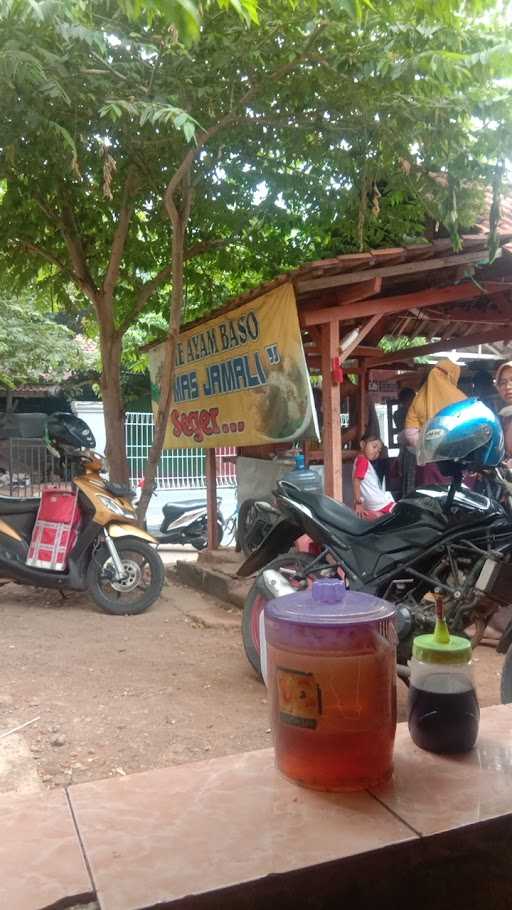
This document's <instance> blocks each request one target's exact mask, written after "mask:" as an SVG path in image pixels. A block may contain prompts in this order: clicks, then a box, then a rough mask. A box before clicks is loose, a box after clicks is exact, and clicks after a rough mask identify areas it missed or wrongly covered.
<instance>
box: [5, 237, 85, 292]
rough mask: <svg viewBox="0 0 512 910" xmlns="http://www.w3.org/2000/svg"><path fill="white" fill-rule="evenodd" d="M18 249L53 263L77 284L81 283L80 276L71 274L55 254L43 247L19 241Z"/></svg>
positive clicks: (26, 241)
mask: <svg viewBox="0 0 512 910" xmlns="http://www.w3.org/2000/svg"><path fill="white" fill-rule="evenodd" d="M16 247H17V248H18V249H19V250H22V251H23V252H24V253H34V254H35V255H36V256H41V258H42V259H45V260H46V262H51V264H52V265H55V266H56V267H57V268H58V269H59V270H60V271H61V272H63V273H64V274H65V275H68V276H69V278H70V279H71V280H72V281H74V282H75V283H76V284H78V283H79V278H78V275H75V274H74V273H73V272H70V270H69V269H68V268H67V266H66V265H65V263H64V262H62V260H61V259H59V258H58V257H57V256H54V254H53V253H50V251H49V250H45V249H43V247H41V246H38V245H37V244H36V243H29V242H28V240H20V241H18V242H17V243H16Z"/></svg>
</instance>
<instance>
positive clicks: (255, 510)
mask: <svg viewBox="0 0 512 910" xmlns="http://www.w3.org/2000/svg"><path fill="white" fill-rule="evenodd" d="M280 519H281V516H280V514H279V512H278V511H277V509H275V508H274V507H273V506H272V505H270V503H269V502H267V501H266V500H265V499H244V501H243V503H242V505H241V506H240V509H239V511H238V525H237V541H238V548H239V550H242V553H243V554H244V556H250V555H251V553H254V551H255V550H257V549H258V547H259V546H261V544H262V543H263V541H264V540H265V537H266V536H267V534H269V533H270V531H271V530H272V528H273V527H274V525H275V524H276V523H277V522H278V521H280Z"/></svg>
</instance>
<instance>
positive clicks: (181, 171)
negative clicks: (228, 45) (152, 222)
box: [164, 25, 324, 225]
mask: <svg viewBox="0 0 512 910" xmlns="http://www.w3.org/2000/svg"><path fill="white" fill-rule="evenodd" d="M323 27H324V26H323V25H321V26H320V27H319V28H318V29H316V31H315V32H313V34H312V35H311V36H310V38H309V40H308V41H307V43H306V46H305V48H304V50H303V52H302V53H301V54H298V55H297V57H295V58H294V59H293V60H290V61H288V63H283V64H281V66H278V67H277V68H276V69H275V70H273V71H272V72H271V73H269V74H268V75H266V76H264V77H262V79H260V81H259V82H256V83H255V84H254V85H253V86H251V88H249V89H248V90H247V91H246V92H245V94H244V95H242V97H241V98H239V100H238V101H237V102H236V103H235V108H236V109H233V110H231V111H230V112H229V113H228V114H226V115H225V116H224V117H222V118H221V119H220V120H219V121H218V122H217V123H216V124H214V125H213V126H211V127H210V128H209V129H207V130H203V132H202V133H200V134H199V135H198V136H197V137H196V144H195V147H194V148H191V149H189V151H188V152H187V154H186V155H185V157H184V158H183V160H182V161H181V164H180V165H179V167H178V168H177V170H176V171H175V172H174V174H173V176H172V177H171V179H170V181H169V183H168V184H167V189H166V191H165V195H164V205H165V209H166V211H167V214H168V216H169V218H170V219H171V222H172V223H173V225H174V223H175V221H176V216H177V214H178V212H177V209H176V206H175V204H174V194H175V192H176V190H177V189H178V187H179V185H180V184H181V182H182V180H183V178H184V176H185V175H186V174H187V173H188V171H189V170H190V167H191V166H192V164H193V162H194V161H195V159H196V158H197V156H198V155H199V153H200V152H201V150H202V149H203V148H204V146H205V145H206V144H207V143H208V142H209V141H210V139H213V137H214V136H216V135H217V133H219V132H220V131H221V130H224V129H226V127H228V126H231V124H232V123H233V122H234V121H236V120H237V119H238V116H239V115H238V114H237V111H238V110H239V109H240V108H243V107H245V106H246V105H247V104H248V103H249V101H252V99H253V98H255V97H256V96H257V95H258V94H259V92H260V91H261V90H262V89H263V88H264V87H265V86H266V85H267V84H268V83H269V82H275V81H277V80H278V79H281V78H282V76H286V75H287V74H288V73H290V72H292V70H294V69H295V68H296V67H297V66H299V65H300V64H301V63H304V62H305V61H306V60H307V59H308V58H309V51H310V48H311V47H312V46H313V44H314V43H315V41H316V39H317V37H318V35H319V33H320V32H321V31H322V29H323Z"/></svg>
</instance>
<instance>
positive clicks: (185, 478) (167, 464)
mask: <svg viewBox="0 0 512 910" xmlns="http://www.w3.org/2000/svg"><path fill="white" fill-rule="evenodd" d="M125 426H126V429H125V433H126V455H127V458H128V464H129V466H130V482H131V484H132V486H135V487H136V486H137V485H138V484H139V483H140V482H141V481H142V480H143V478H144V466H145V464H146V462H147V458H148V454H149V450H150V448H151V443H152V442H153V429H154V421H153V415H152V414H151V413H148V412H146V411H128V413H127V414H126V425H125ZM234 455H235V449H234V448H222V449H216V461H217V486H219V487H234V486H236V474H235V465H234V461H233V460H231V459H233V456H234ZM205 462H206V458H205V450H204V449H164V451H163V453H162V457H161V459H160V464H159V466H158V472H157V484H158V487H159V488H160V489H163V490H194V489H203V488H204V487H206V466H205Z"/></svg>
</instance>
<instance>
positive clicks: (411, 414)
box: [405, 359, 466, 484]
mask: <svg viewBox="0 0 512 910" xmlns="http://www.w3.org/2000/svg"><path fill="white" fill-rule="evenodd" d="M459 377H460V367H459V366H457V364H456V363H453V361H452V360H448V359H443V360H440V361H439V363H436V365H435V366H433V367H432V369H431V370H430V373H429V374H428V376H427V379H426V381H425V382H424V383H423V385H422V386H421V388H420V390H419V391H418V392H417V393H416V395H415V396H414V400H413V402H412V404H411V406H410V408H409V410H408V412H407V417H406V418H405V438H406V442H407V445H408V446H411V447H414V448H416V445H417V443H418V438H419V435H420V430H421V429H422V428H423V427H424V426H425V424H426V423H428V421H429V420H430V419H431V418H432V417H434V416H435V415H436V414H437V413H438V412H439V411H441V410H442V409H443V408H446V407H447V406H448V405H449V404H455V403H456V402H457V401H464V399H465V398H466V395H464V393H463V392H461V391H460V389H458V388H457V383H458V381H459ZM418 475H419V476H418ZM416 479H417V482H419V483H425V484H426V483H441V484H446V483H448V482H449V480H448V478H446V477H444V475H443V474H441V471H440V470H439V468H438V467H437V465H436V464H428V465H425V467H423V468H421V469H417V478H416Z"/></svg>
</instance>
